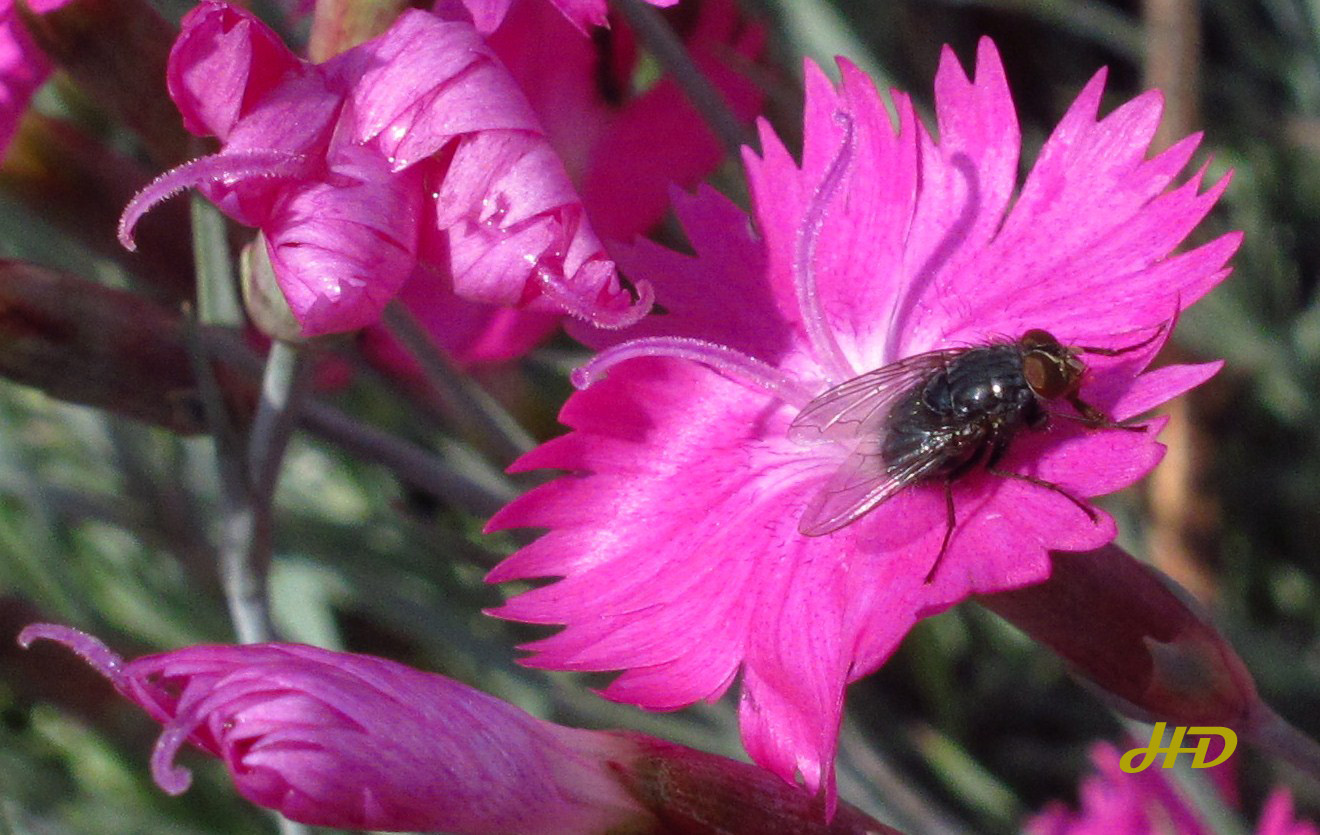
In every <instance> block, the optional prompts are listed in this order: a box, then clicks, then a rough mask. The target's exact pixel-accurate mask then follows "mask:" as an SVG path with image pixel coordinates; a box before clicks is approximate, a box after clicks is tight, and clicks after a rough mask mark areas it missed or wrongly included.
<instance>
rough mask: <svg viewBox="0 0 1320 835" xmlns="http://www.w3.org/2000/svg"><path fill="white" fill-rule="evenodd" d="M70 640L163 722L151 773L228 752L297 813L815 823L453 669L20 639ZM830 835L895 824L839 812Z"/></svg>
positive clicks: (461, 827)
mask: <svg viewBox="0 0 1320 835" xmlns="http://www.w3.org/2000/svg"><path fill="white" fill-rule="evenodd" d="M43 639H44V640H51V641H56V642H58V643H61V644H64V645H65V646H67V647H69V648H70V649H72V650H74V651H75V652H77V653H78V654H79V655H80V656H82V657H83V659H84V660H86V661H87V662H88V663H89V664H91V665H92V666H93V667H95V668H96V669H97V670H98V671H100V672H101V673H102V674H103V675H105V676H106V678H108V679H110V681H111V683H112V684H114V686H115V689H116V690H118V691H119V693H120V694H121V695H123V696H124V697H125V698H128V699H130V700H132V701H133V702H136V703H137V704H138V705H139V706H140V707H142V709H143V710H145V711H147V713H149V714H150V715H151V716H152V718H154V719H156V720H157V721H159V722H161V723H162V724H163V725H164V731H163V732H162V734H161V736H160V739H159V740H158V741H157V743H156V749H155V751H154V752H153V754H152V757H151V770H152V775H153V776H154V777H155V778H156V782H157V783H158V784H159V785H160V787H161V788H163V789H164V790H165V791H167V792H169V793H170V794H180V793H182V792H183V791H185V790H186V789H187V788H188V784H189V781H190V779H191V778H190V775H189V773H188V771H187V770H186V769H183V768H180V767H179V766H176V765H175V764H174V759H175V757H176V756H177V755H178V753H179V750H180V749H181V748H182V747H183V745H184V743H185V742H186V743H191V744H192V745H194V746H196V747H197V748H200V749H201V750H203V751H205V752H207V753H209V754H211V755H213V756H216V757H219V758H220V759H221V760H223V761H224V763H225V766H226V767H227V768H228V769H229V772H230V774H231V775H232V777H233V779H234V783H235V785H236V786H237V787H238V790H239V792H240V793H241V794H242V795H243V797H245V798H247V799H248V800H250V801H251V802H253V803H255V804H257V805H259V806H265V807H268V808H271V809H275V810H277V811H279V812H280V813H281V814H283V815H284V816H285V817H287V818H289V819H290V820H295V821H299V822H302V823H309V824H315V825H320V826H335V827H348V828H353V829H388V830H401V829H402V830H424V831H445V832H456V833H491V835H507V833H521V832H526V833H533V832H534V833H538V835H539V834H540V833H544V835H556V833H562V835H587V834H588V833H605V832H636V833H644V832H688V833H692V835H700V833H712V834H713V833H715V832H728V831H730V829H729V828H728V827H727V826H726V825H725V824H727V823H728V822H736V823H737V825H738V826H740V827H743V828H741V829H739V830H738V831H743V832H805V831H812V832H816V831H820V832H824V831H825V830H824V829H822V828H821V827H820V824H819V811H818V810H817V809H815V808H814V807H813V805H812V804H811V803H810V802H808V800H807V799H806V798H805V796H803V795H802V794H801V793H799V792H795V791H793V790H791V789H790V788H788V787H786V786H784V785H782V784H781V783H779V782H778V780H776V779H775V778H773V777H771V776H770V775H768V774H766V773H765V772H762V771H761V770H760V769H757V768H755V767H753V766H749V765H747V764H745V763H739V762H734V761H731V760H727V759H725V758H723V757H717V756H714V755H711V754H705V753H702V752H700V751H694V750H692V749H688V748H683V747H682V746H679V745H674V744H671V743H667V742H664V741H662V740H658V739H652V738H650V737H645V736H642V735H640V734H630V733H621V732H609V731H585V730H578V729H575V728H567V727H564V726H562V725H555V724H552V723H549V722H544V721H542V720H539V719H535V718H533V717H531V716H529V715H527V714H526V713H524V712H523V711H521V710H519V709H517V708H515V707H513V706H512V705H509V704H507V703H505V702H501V701H500V700H498V699H495V698H493V697H491V696H488V695H486V694H485V693H481V692H478V691H476V690H473V689H472V688H470V687H467V686H465V685H462V684H459V683H458V682H455V681H452V680H450V679H447V678H444V677H442V676H438V675H432V674H430V673H423V672H419V671H417V670H413V669H411V668H409V667H405V666H403V665H402V664H396V663H394V662H392V661H386V660H384V659H380V658H372V657H369V656H364V655H350V654H347V653H342V652H330V651H327V650H322V649H316V648H314V647H308V646H301V645H295V644H256V645H247V646H198V647H190V648H187V649H182V650H178V651H175V652H167V653H162V654H160V655H150V656H146V657H144V658H139V659H136V660H134V661H129V662H125V661H124V660H123V659H121V658H120V657H119V656H117V655H115V654H114V653H113V652H111V651H110V650H109V649H107V648H106V647H105V645H104V644H102V643H101V642H100V641H98V640H96V639H95V638H93V637H91V636H89V635H85V634H83V633H81V632H78V631H77V630H74V629H70V628H68V627H63V626H55V625H51V624H35V625H33V626H29V627H27V628H26V629H24V630H23V632H22V633H21V634H20V635H19V643H20V644H22V645H23V646H28V645H29V644H31V643H32V642H33V641H37V640H43ZM829 832H832V833H839V835H861V833H864V832H874V833H894V830H892V829H890V828H888V827H886V826H883V825H882V824H880V823H878V822H876V821H874V820H873V819H871V818H869V817H867V816H865V815H863V814H861V813H860V812H858V811H857V810H855V809H851V808H846V807H845V808H844V809H843V810H842V811H841V814H840V815H839V816H838V818H837V819H836V820H835V824H834V826H833V827H831V828H830V829H829Z"/></svg>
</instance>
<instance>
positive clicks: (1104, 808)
mask: <svg viewBox="0 0 1320 835" xmlns="http://www.w3.org/2000/svg"><path fill="white" fill-rule="evenodd" d="M1091 759H1092V760H1093V761H1094V762H1095V766H1096V770H1097V772H1098V773H1097V774H1095V775H1094V776H1092V777H1088V778H1087V779H1086V781H1085V782H1084V783H1082V789H1081V797H1080V801H1081V802H1080V808H1079V809H1077V810H1076V811H1073V810H1071V809H1069V808H1068V807H1067V806H1066V805H1064V804H1063V803H1059V802H1054V803H1051V804H1050V805H1049V806H1047V807H1046V808H1045V809H1044V810H1042V811H1041V813H1040V814H1038V815H1036V816H1034V817H1033V818H1032V819H1031V820H1029V821H1028V822H1027V825H1026V829H1025V831H1026V832H1027V833H1029V835H1146V833H1154V832H1177V833H1180V835H1212V833H1213V832H1214V830H1213V829H1211V827H1210V826H1209V825H1208V824H1206V823H1205V822H1204V821H1202V820H1201V819H1200V818H1199V817H1198V816H1197V814H1196V809H1195V807H1193V806H1192V804H1191V803H1189V802H1188V801H1187V800H1186V798H1184V797H1183V796H1182V794H1181V793H1180V792H1179V791H1178V789H1177V787H1175V786H1174V785H1173V784H1172V783H1171V782H1170V781H1169V778H1168V776H1167V775H1168V772H1166V771H1164V770H1163V769H1161V768H1158V767H1155V768H1148V769H1146V770H1145V771H1139V772H1137V773H1135V774H1129V773H1127V772H1125V771H1123V770H1122V769H1121V768H1120V767H1119V759H1120V755H1119V752H1118V750H1117V749H1115V748H1114V746H1112V745H1110V744H1109V743H1101V744H1098V745H1096V746H1095V748H1094V750H1092V752H1091ZM1256 832H1257V833H1258V835H1320V829H1316V827H1315V826H1314V825H1313V824H1311V823H1309V822H1307V821H1299V820H1297V819H1296V816H1295V815H1294V814H1293V806H1292V797H1291V796H1290V795H1289V794H1288V791H1287V790H1286V789H1276V790H1275V791H1274V792H1273V793H1271V794H1270V797H1269V800H1268V801H1266V803H1265V808H1264V810H1263V811H1262V813H1261V818H1260V824H1259V826H1258V827H1257V829H1256Z"/></svg>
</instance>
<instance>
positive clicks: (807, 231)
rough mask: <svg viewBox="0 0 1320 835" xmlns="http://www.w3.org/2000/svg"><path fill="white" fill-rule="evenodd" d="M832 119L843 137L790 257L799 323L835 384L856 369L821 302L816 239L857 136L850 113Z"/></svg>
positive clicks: (800, 229) (844, 171)
mask: <svg viewBox="0 0 1320 835" xmlns="http://www.w3.org/2000/svg"><path fill="white" fill-rule="evenodd" d="M834 121H835V122H836V123H838V124H839V125H840V126H841V127H842V128H843V141H842V142H840V143H839V151H838V153H837V154H835V156H834V159H832V160H831V161H830V164H829V167H828V168H826V169H825V176H824V177H822V178H821V181H820V185H819V186H818V187H817V188H816V193H815V194H813V195H812V197H811V205H810V206H809V207H808V208H807V213H806V215H805V216H804V217H803V218H802V225H801V226H799V227H798V234H797V249H796V251H795V253H794V257H793V286H794V288H795V289H796V290H797V301H798V309H799V311H800V312H801V313H802V324H803V326H805V327H806V329H807V339H808V340H810V342H811V347H812V350H814V351H815V353H816V357H817V358H818V359H819V360H820V363H821V365H822V366H824V368H825V370H826V371H827V372H828V373H829V376H830V383H831V385H838V384H839V383H841V382H843V381H844V380H850V379H852V378H853V377H856V376H857V372H856V371H855V370H854V369H853V367H852V365H851V364H850V363H849V362H848V359H847V357H845V356H844V355H843V351H842V350H840V348H839V343H838V341H836V340H835V338H834V332H833V331H832V330H830V326H829V323H828V322H826V321H825V312H824V311H823V310H822V309H821V306H820V289H819V287H818V286H817V284H816V267H815V259H816V243H817V241H819V239H820V230H821V227H822V226H823V225H824V220H825V210H826V208H827V207H828V206H829V203H830V200H832V199H833V198H834V194H835V192H836V191H838V189H839V185H840V183H842V182H843V175H844V174H845V173H846V172H847V170H848V165H849V164H850V163H851V162H852V156H853V147H854V145H855V143H856V140H855V138H854V136H853V118H852V116H850V115H848V114H847V113H845V112H844V111H842V110H838V111H835V113H834Z"/></svg>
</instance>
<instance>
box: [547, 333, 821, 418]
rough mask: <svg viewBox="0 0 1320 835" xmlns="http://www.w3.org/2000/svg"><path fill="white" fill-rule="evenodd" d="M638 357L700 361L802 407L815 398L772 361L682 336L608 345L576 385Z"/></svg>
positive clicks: (576, 379) (579, 375)
mask: <svg viewBox="0 0 1320 835" xmlns="http://www.w3.org/2000/svg"><path fill="white" fill-rule="evenodd" d="M638 357H677V358H679V359H686V360H692V361H693V362H699V363H701V364H702V365H705V366H707V367H709V368H711V369H714V370H715V371H718V372H720V373H721V374H724V375H726V376H728V377H731V378H732V379H734V380H736V381H738V382H739V383H742V384H744V385H746V386H747V387H749V388H756V389H760V390H761V391H764V392H766V393H768V394H771V395H774V396H775V397H778V398H779V399H780V400H783V401H784V402H785V403H788V404H790V405H792V406H795V407H797V408H799V409H800V408H802V407H803V406H805V405H807V403H808V401H810V400H811V392H809V391H807V390H806V389H805V388H804V387H803V386H802V384H801V383H799V382H798V381H797V380H795V379H793V378H792V377H790V376H788V375H787V374H785V373H784V372H782V371H780V370H779V369H778V368H775V367H774V366H772V365H770V364H768V363H765V362H762V361H761V360H758V359H756V358H755V357H751V356H748V355H747V354H744V353H743V352H742V351H739V350H737V349H735V348H730V347H729V346H727V345H720V344H718V343H715V342H706V341H704V340H701V339H689V338H687V337H682V336H653V337H645V338H642V339H630V340H629V341H627V342H622V343H620V344H618V345H615V346H613V347H612V348H607V349H605V350H604V351H601V352H600V353H599V354H597V355H596V356H594V357H592V358H591V360H590V361H589V362H587V363H586V364H585V365H583V366H582V367H580V368H578V369H576V370H575V371H574V372H573V375H572V377H571V379H572V381H573V385H574V386H576V387H577V388H579V389H585V388H587V387H588V386H590V385H591V384H592V383H595V382H596V381H598V380H600V379H601V378H602V377H604V376H605V372H606V371H607V370H609V369H610V368H613V367H614V366H616V365H618V364H619V363H621V362H625V361H627V360H630V359H637V358H638Z"/></svg>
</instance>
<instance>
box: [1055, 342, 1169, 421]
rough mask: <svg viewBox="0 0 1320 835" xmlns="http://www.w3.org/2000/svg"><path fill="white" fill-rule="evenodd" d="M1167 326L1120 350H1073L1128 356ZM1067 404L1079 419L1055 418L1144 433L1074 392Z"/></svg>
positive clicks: (1061, 415) (1084, 348)
mask: <svg viewBox="0 0 1320 835" xmlns="http://www.w3.org/2000/svg"><path fill="white" fill-rule="evenodd" d="M1167 326H1168V323H1166V322H1161V323H1160V326H1159V327H1158V328H1156V329H1155V332H1154V333H1152V334H1151V335H1150V336H1148V337H1146V338H1145V339H1143V340H1141V341H1140V342H1137V343H1134V344H1132V345H1125V346H1124V347H1122V348H1094V347H1090V346H1087V345H1079V346H1077V347H1076V348H1075V349H1074V350H1076V351H1080V352H1082V353H1084V354H1098V355H1099V356H1102V357H1118V356H1122V355H1123V354H1130V353H1132V352H1133V351H1139V350H1141V349H1142V348H1145V347H1146V346H1147V345H1149V344H1151V343H1152V342H1154V341H1155V340H1156V339H1159V338H1160V336H1161V334H1163V333H1164V329H1165V328H1166V327H1167ZM1068 402H1069V403H1071V404H1072V405H1073V408H1074V409H1076V410H1077V415H1080V417H1077V416H1075V415H1065V414H1062V413H1054V414H1055V416H1056V417H1061V418H1066V419H1068V420H1075V421H1078V422H1079V423H1084V424H1086V425H1087V426H1090V427H1092V428H1096V429H1125V430H1127V431H1128V432H1145V431H1146V427H1144V426H1132V425H1131V424H1127V423H1120V422H1119V421H1116V420H1114V419H1113V418H1111V417H1110V416H1109V415H1107V414H1105V413H1104V412H1102V411H1100V410H1099V409H1097V408H1096V407H1094V406H1092V405H1091V404H1090V403H1087V402H1086V401H1085V400H1083V399H1082V398H1081V397H1080V396H1078V394H1077V392H1076V391H1073V392H1071V393H1069V394H1068Z"/></svg>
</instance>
